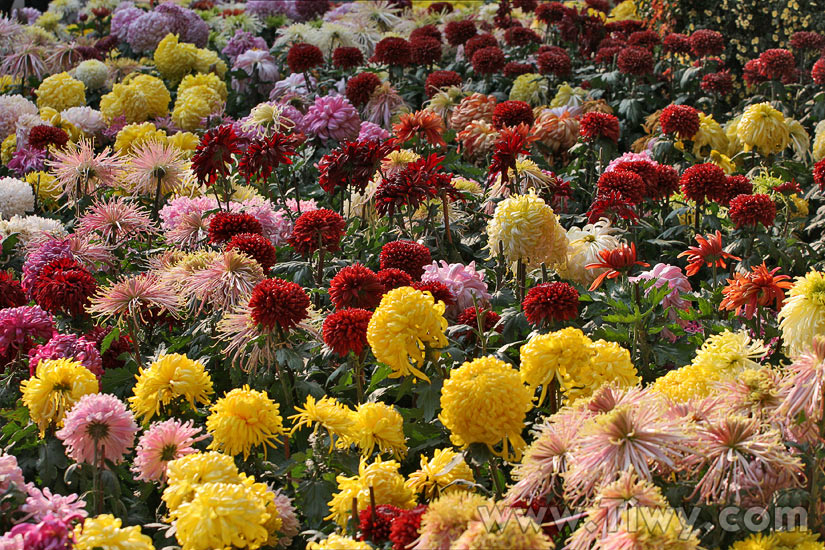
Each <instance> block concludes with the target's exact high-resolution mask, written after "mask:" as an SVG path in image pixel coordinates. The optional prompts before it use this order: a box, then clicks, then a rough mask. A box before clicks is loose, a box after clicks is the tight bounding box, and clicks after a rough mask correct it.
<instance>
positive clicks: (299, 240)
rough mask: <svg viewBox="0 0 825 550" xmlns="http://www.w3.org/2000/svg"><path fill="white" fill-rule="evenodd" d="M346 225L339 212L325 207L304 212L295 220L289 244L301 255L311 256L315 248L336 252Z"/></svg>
mask: <svg viewBox="0 0 825 550" xmlns="http://www.w3.org/2000/svg"><path fill="white" fill-rule="evenodd" d="M346 225H347V222H346V221H345V220H344V218H343V217H341V215H340V214H338V213H337V212H334V211H332V210H329V209H326V208H320V209H318V210H312V211H310V212H304V213H303V214H301V215H300V216H299V217H298V219H297V220H295V225H294V226H293V227H292V235H290V236H289V244H290V245H292V248H294V249H295V251H296V252H298V253H299V254H301V255H302V256H311V255H312V254H313V253H314V252H315V251H316V250H323V251H325V252H336V251H337V250H338V248H339V246H340V244H341V237H343V236H344V232H345V230H346Z"/></svg>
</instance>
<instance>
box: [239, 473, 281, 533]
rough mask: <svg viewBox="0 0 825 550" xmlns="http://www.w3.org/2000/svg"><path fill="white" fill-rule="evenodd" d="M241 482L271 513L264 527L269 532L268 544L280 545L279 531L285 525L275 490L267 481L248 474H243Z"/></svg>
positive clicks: (267, 511) (268, 512)
mask: <svg viewBox="0 0 825 550" xmlns="http://www.w3.org/2000/svg"><path fill="white" fill-rule="evenodd" d="M241 479H242V481H241V483H242V484H243V486H244V487H246V489H247V492H248V493H249V494H251V495H254V496H255V497H257V498H258V500H260V501H261V502H262V503H263V505H264V509H265V510H266V513H267V514H268V515H269V517H268V518H267V520H266V521H265V522H264V524H263V527H264V529H266V532H267V533H268V534H269V538H268V539H267V541H266V544H267V545H269V546H278V542H279V541H280V538H279V537H278V532H279V531H280V530H281V528H282V527H283V525H284V522H283V520H282V519H281V513H280V512H279V511H278V506H277V504H276V503H275V498H276V497H275V492H274V491H273V490H272V489H271V488H270V487H269V485H267V484H266V483H261V482H256V481H255V478H254V477H252V476H248V475H246V474H241Z"/></svg>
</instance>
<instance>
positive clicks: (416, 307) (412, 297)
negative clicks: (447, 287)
mask: <svg viewBox="0 0 825 550" xmlns="http://www.w3.org/2000/svg"><path fill="white" fill-rule="evenodd" d="M444 310H445V305H444V304H443V303H442V302H439V303H436V302H435V300H434V299H433V297H432V295H431V294H429V293H424V292H421V291H419V290H415V289H414V288H411V287H408V286H405V287H400V288H396V289H393V290H390V291H389V292H387V293H386V294H385V295H384V297H383V298H382V299H381V303H380V304H379V306H378V308H377V309H376V310H375V313H373V315H372V318H371V319H370V322H369V326H368V327H367V342H369V345H370V347H371V348H372V352H373V354H374V355H375V358H376V359H377V360H378V361H381V362H382V363H385V364H387V365H389V366H390V367H392V370H393V372H392V373H391V374H390V378H399V377H401V376H407V375H413V376H415V377H417V378H421V379H423V380H426V381H429V378H428V377H427V375H426V374H424V373H423V372H422V371H421V370H419V367H421V366H422V365H423V364H424V362H425V352H426V351H427V349H438V348H441V347H444V346H445V345H446V344H447V339H446V337H445V336H444V330H445V329H446V328H447V320H446V319H445V318H444Z"/></svg>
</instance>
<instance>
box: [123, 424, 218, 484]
mask: <svg viewBox="0 0 825 550" xmlns="http://www.w3.org/2000/svg"><path fill="white" fill-rule="evenodd" d="M200 432H201V428H199V427H198V428H195V427H193V426H192V421H191V420H189V421H187V422H181V421H180V420H177V419H175V418H170V419H169V420H164V421H163V422H155V423H154V424H152V425H151V426H149V429H148V430H146V431H145V432H144V433H143V435H142V436H140V439H139V440H138V444H137V447H136V448H135V453H136V456H135V462H134V465H133V466H132V471H133V472H134V473H135V474H137V479H139V480H141V481H165V480H166V468H167V466H168V464H169V462H170V461H172V460H176V459H178V458H181V457H184V456H186V455H189V454H192V453H194V452H196V451H197V449H195V448H194V445H195V443H197V442H198V441H201V440H203V439H205V438H206V435H198V434H200Z"/></svg>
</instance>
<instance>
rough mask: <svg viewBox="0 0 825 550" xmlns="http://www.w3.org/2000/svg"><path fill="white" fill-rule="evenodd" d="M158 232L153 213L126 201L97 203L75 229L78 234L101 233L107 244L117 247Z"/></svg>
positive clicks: (116, 200)
mask: <svg viewBox="0 0 825 550" xmlns="http://www.w3.org/2000/svg"><path fill="white" fill-rule="evenodd" d="M154 231H156V228H155V226H154V224H153V223H152V220H151V219H150V218H149V213H148V212H147V211H146V210H145V209H144V208H142V207H140V206H139V205H138V204H136V203H134V202H131V201H129V200H128V199H124V198H123V197H113V198H112V199H109V200H107V199H102V200H100V201H95V202H94V203H93V204H92V205H91V206H90V207H89V208H88V209H87V210H86V211H85V212H84V213H83V215H82V216H81V217H80V218H79V219H78V220H77V226H76V228H75V232H76V233H79V234H81V235H88V234H90V233H97V234H99V235H100V236H101V237H103V240H104V241H105V242H107V243H111V244H115V245H116V244H118V243H121V242H123V241H125V240H127V239H129V238H131V237H139V236H142V235H147V234H149V233H152V232H154Z"/></svg>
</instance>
